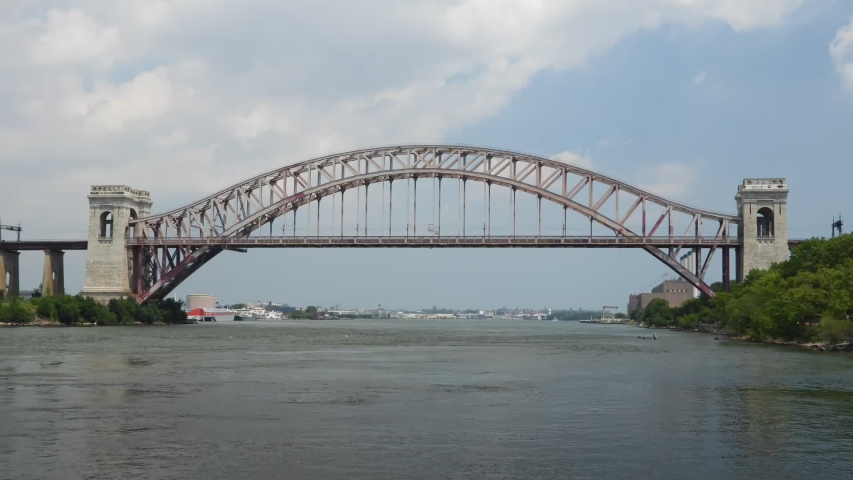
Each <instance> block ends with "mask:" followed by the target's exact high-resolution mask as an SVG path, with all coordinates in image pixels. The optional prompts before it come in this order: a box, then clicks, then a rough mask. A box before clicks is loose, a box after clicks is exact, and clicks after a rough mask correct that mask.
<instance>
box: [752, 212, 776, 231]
mask: <svg viewBox="0 0 853 480" xmlns="http://www.w3.org/2000/svg"><path fill="white" fill-rule="evenodd" d="M756 222H757V230H756V231H757V232H758V238H773V236H774V225H773V210H772V209H770V208H768V207H764V208H762V209H760V210H758V217H757V218H756Z"/></svg>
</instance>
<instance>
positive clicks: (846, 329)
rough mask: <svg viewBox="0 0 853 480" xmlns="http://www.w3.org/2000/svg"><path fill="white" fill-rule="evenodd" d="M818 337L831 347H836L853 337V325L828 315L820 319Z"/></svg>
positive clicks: (848, 321)
mask: <svg viewBox="0 0 853 480" xmlns="http://www.w3.org/2000/svg"><path fill="white" fill-rule="evenodd" d="M818 336H819V337H820V339H821V340H822V341H824V342H826V343H827V344H829V345H835V344H838V343H840V342H843V341H845V340H849V339H850V337H851V336H853V323H851V322H850V320H842V319H840V318H835V317H833V316H830V315H827V316H825V317H824V318H821V319H820V324H819V325H818Z"/></svg>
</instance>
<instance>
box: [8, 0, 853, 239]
mask: <svg viewBox="0 0 853 480" xmlns="http://www.w3.org/2000/svg"><path fill="white" fill-rule="evenodd" d="M73 3H74V4H75V5H76V8H73V9H67V8H62V7H61V6H62V5H65V4H66V2H60V1H59V0H42V1H41V2H39V8H32V4H31V2H27V1H24V0H12V1H10V2H3V5H2V6H0V71H2V72H3V75H0V104H2V105H3V108H2V109H0V145H3V153H4V154H3V155H2V156H0V167H2V169H3V172H4V182H6V183H5V184H6V185H11V187H8V188H4V189H3V190H2V191H0V204H3V205H12V207H11V211H8V210H7V211H6V212H3V215H4V217H9V218H25V217H33V218H41V217H44V215H45V212H46V211H48V210H49V208H46V207H44V206H43V205H41V204H40V203H39V202H37V201H34V202H19V201H17V200H16V199H19V198H22V197H24V196H35V195H38V194H37V193H36V192H35V191H34V190H33V189H32V188H30V185H32V184H33V182H36V181H38V182H41V183H42V184H44V185H54V186H57V188H58V189H57V190H56V193H55V195H56V196H57V198H55V199H52V201H53V203H54V204H55V205H58V207H57V208H58V209H59V210H60V211H56V210H54V213H55V214H56V215H55V217H58V218H60V219H65V218H67V219H69V220H67V221H69V222H71V221H73V222H77V221H78V219H79V212H80V211H85V206H84V207H83V210H81V209H80V208H81V207H80V205H81V203H82V204H85V194H86V192H87V191H88V186H89V184H90V183H93V182H99V181H109V182H120V183H128V184H131V185H132V186H135V187H137V188H148V189H151V190H154V195H155V201H156V202H157V205H159V206H160V207H162V208H167V207H170V206H174V202H175V201H176V200H175V199H177V198H183V195H185V194H186V191H185V189H186V187H184V186H183V185H186V182H171V183H170V182H166V183H164V172H168V175H165V176H168V177H169V178H178V179H181V180H185V179H186V178H198V177H195V176H198V175H208V172H218V174H217V175H210V178H208V177H205V178H203V179H202V180H204V182H208V181H209V182H210V183H204V182H194V184H195V185H201V186H200V187H199V188H204V189H205V191H213V190H214V189H215V188H218V187H223V186H227V185H228V184H229V183H232V182H233V181H234V180H235V179H236V178H233V177H239V178H242V177H246V176H247V175H251V174H253V173H257V172H258V171H262V170H264V169H270V168H273V167H277V166H281V165H283V164H286V163H289V162H293V161H296V160H300V159H305V158H308V157H311V156H314V155H320V154H327V153H331V152H336V151H342V150H345V149H349V148H354V147H360V146H369V145H375V144H389V143H405V142H432V141H442V140H443V139H445V137H447V136H448V134H449V133H452V132H454V131H456V130H458V129H459V128H462V127H464V126H466V125H472V124H475V123H477V122H479V121H481V120H483V119H485V118H488V117H491V116H494V115H496V114H498V113H499V112H500V111H501V109H502V108H504V107H505V106H506V105H507V104H508V103H509V102H510V101H511V99H512V98H513V96H514V95H515V94H516V93H518V92H519V91H521V90H523V89H524V88H525V87H526V86H527V85H528V83H529V82H530V81H531V79H533V78H534V76H536V75H537V74H539V73H541V72H543V71H546V70H555V69H566V68H573V67H579V66H583V65H584V64H585V62H586V60H587V59H589V58H590V57H593V56H595V55H598V54H600V53H602V52H604V51H606V50H608V49H609V48H611V47H613V46H614V45H616V44H617V43H619V42H620V41H622V40H624V39H625V38H627V37H629V36H631V35H633V34H635V33H637V32H641V31H644V30H649V29H655V28H658V27H659V26H661V25H663V24H686V25H697V24H700V23H702V22H707V21H712V22H721V23H725V24H728V25H729V26H730V27H731V28H732V29H733V30H736V31H742V30H748V29H753V28H766V27H772V26H774V25H778V24H780V23H782V22H784V21H785V20H786V19H787V18H788V17H789V16H790V14H791V13H793V12H794V11H796V10H797V9H798V8H799V7H800V5H802V4H803V3H805V0H803V1H798V0H751V1H747V0H613V1H609V2H601V1H600V0H576V1H572V2H558V1H548V0H500V1H499V0H494V1H485V0H441V1H426V0H416V1H410V2H398V1H393V0H363V1H359V2H338V1H333V0H317V1H314V2H303V1H284V0H282V1H280V2H267V1H263V0H246V1H243V2H222V1H219V2H209V1H206V0H123V1H121V2H116V1H114V0H79V1H77V2H73ZM412 19H417V21H416V22H413V21H412ZM389 25H397V26H400V25H405V28H389ZM329 32H334V35H330V34H329ZM841 43H843V42H841ZM841 43H839V45H840V44H841ZM838 48H839V49H842V50H844V51H847V50H846V48H847V47H843V48H842V47H838ZM833 51H835V50H833ZM560 155H563V158H564V159H565V160H566V161H571V162H575V163H576V164H578V165H581V166H586V167H589V166H591V162H590V159H589V158H588V157H585V156H582V155H578V154H575V153H572V152H563V154H560ZM199 165H204V172H200V171H199V168H198V167H199ZM90 172H94V173H92V174H91V175H89V173H90ZM59 197H61V198H59ZM43 207H44V209H43V210H42V208H43ZM63 209H66V210H63ZM156 209H157V208H155V210H156ZM58 221H63V220H58Z"/></svg>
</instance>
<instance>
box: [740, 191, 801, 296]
mask: <svg viewBox="0 0 853 480" xmlns="http://www.w3.org/2000/svg"><path fill="white" fill-rule="evenodd" d="M735 200H736V201H737V209H738V215H739V216H740V217H741V219H742V222H743V223H742V224H741V225H740V228H739V229H738V239H739V240H740V243H741V245H742V247H741V248H742V251H740V252H738V253H739V255H737V277H738V279H737V280H738V281H742V280H743V277H744V276H745V275H747V274H748V273H749V272H751V271H752V270H767V269H768V268H770V266H771V265H773V264H774V263H778V262H783V261H785V260H787V259H788V255H789V250H788V184H787V182H785V179H784V178H747V179H745V180H744V181H743V185H740V186H739V187H738V193H737V195H736V196H735Z"/></svg>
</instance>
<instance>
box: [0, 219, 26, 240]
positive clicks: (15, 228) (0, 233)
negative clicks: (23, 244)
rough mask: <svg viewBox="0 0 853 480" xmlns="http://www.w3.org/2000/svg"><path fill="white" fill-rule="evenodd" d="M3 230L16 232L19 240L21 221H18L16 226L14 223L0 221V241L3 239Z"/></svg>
mask: <svg viewBox="0 0 853 480" xmlns="http://www.w3.org/2000/svg"><path fill="white" fill-rule="evenodd" d="M3 230H8V231H10V232H16V233H17V234H18V241H19V242H20V241H21V223H20V222H18V225H17V226H14V225H3V222H2V221H0V242H2V241H3Z"/></svg>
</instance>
